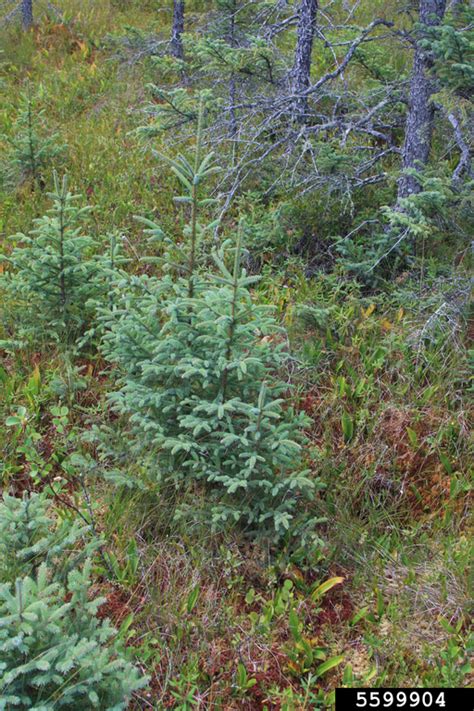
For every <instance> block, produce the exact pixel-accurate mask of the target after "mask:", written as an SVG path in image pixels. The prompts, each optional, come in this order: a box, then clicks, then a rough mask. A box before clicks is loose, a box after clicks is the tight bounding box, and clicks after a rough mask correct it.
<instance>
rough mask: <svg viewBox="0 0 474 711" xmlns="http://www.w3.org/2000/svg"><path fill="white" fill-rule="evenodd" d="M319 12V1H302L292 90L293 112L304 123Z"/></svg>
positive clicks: (299, 12)
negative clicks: (304, 94) (293, 96)
mask: <svg viewBox="0 0 474 711" xmlns="http://www.w3.org/2000/svg"><path fill="white" fill-rule="evenodd" d="M317 11H318V0H301V4H300V8H299V11H298V29H297V39H296V50H295V60H294V64H293V69H292V86H291V89H292V92H293V94H294V95H295V101H294V104H293V110H294V113H295V114H296V117H297V118H298V120H299V121H301V122H302V123H304V122H305V120H306V117H307V113H308V98H307V97H306V96H301V94H303V93H304V92H305V91H306V90H307V89H308V88H309V85H310V73H311V54H312V51H313V41H314V33H315V31H316V14H317Z"/></svg>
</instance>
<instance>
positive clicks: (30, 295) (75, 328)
mask: <svg viewBox="0 0 474 711" xmlns="http://www.w3.org/2000/svg"><path fill="white" fill-rule="evenodd" d="M48 195H49V197H50V198H51V199H52V201H53V205H52V208H51V209H50V210H49V211H48V213H47V214H46V215H45V216H43V217H40V218H38V219H36V220H35V228H34V229H33V230H32V231H31V233H30V234H29V235H25V234H18V235H15V236H14V237H13V239H14V240H15V242H16V243H18V242H20V243H21V245H22V246H17V247H15V248H14V249H13V251H12V253H11V255H10V256H9V257H8V258H6V259H7V261H8V262H9V263H10V265H11V267H12V271H10V272H8V273H7V274H6V275H5V276H4V282H5V287H6V291H7V294H8V295H9V296H10V298H11V299H12V302H13V304H14V307H15V309H16V312H17V324H18V330H17V337H18V338H20V339H21V338H24V337H28V336H31V335H32V334H35V333H36V334H37V333H38V332H39V331H40V329H41V332H42V335H43V337H44V336H46V337H47V338H48V339H49V340H50V341H56V342H62V343H66V344H71V343H74V342H75V340H76V339H77V338H78V337H79V336H80V335H81V334H82V333H83V332H84V330H85V329H86V327H87V326H88V325H89V324H90V322H91V320H92V319H93V318H94V313H95V304H96V302H97V299H98V298H99V296H100V295H101V293H102V292H103V290H104V284H102V285H101V283H100V278H99V277H100V274H101V264H100V262H99V261H98V260H97V259H95V258H94V257H93V250H94V249H95V248H96V247H97V243H96V242H95V240H94V239H93V238H92V237H90V236H89V235H86V234H84V233H83V222H84V218H85V217H86V215H87V214H88V212H89V210H90V208H89V207H79V206H78V204H77V203H78V200H79V199H80V196H78V195H73V194H72V193H71V192H70V191H69V187H68V181H67V178H66V177H64V178H63V179H62V180H60V179H59V178H58V176H57V174H54V191H53V192H52V193H49V194H48ZM102 276H103V274H102Z"/></svg>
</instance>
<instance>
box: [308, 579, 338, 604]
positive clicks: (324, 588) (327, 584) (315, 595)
mask: <svg viewBox="0 0 474 711" xmlns="http://www.w3.org/2000/svg"><path fill="white" fill-rule="evenodd" d="M344 580H345V578H341V577H340V576H337V577H335V578H329V580H325V581H324V583H321V585H318V587H317V588H315V589H314V590H313V592H312V593H311V597H312V599H313V600H318V599H319V598H320V597H322V596H323V595H325V594H326V593H327V592H328V591H329V590H331V588H333V587H334V586H335V585H340V584H341V583H343V582H344Z"/></svg>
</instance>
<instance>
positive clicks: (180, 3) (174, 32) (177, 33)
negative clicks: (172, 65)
mask: <svg viewBox="0 0 474 711" xmlns="http://www.w3.org/2000/svg"><path fill="white" fill-rule="evenodd" d="M183 32H184V0H173V27H172V28H171V43H170V49H171V54H172V55H173V57H176V58H177V59H182V58H183V56H184V51H183V38H182V35H183Z"/></svg>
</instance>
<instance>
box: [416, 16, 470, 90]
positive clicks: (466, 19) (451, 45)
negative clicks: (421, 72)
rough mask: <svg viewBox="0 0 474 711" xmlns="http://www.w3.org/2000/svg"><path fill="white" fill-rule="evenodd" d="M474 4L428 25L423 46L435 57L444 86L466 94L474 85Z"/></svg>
mask: <svg viewBox="0 0 474 711" xmlns="http://www.w3.org/2000/svg"><path fill="white" fill-rule="evenodd" d="M473 27H474V8H473V7H472V4H471V3H465V4H461V6H460V7H459V8H458V9H457V10H456V11H455V12H454V13H451V14H450V15H448V16H447V17H446V18H445V21H444V22H443V24H442V25H439V26H438V27H424V28H423V33H424V35H425V37H424V38H423V39H422V40H421V44H422V46H423V47H424V48H425V49H426V50H428V51H429V52H431V53H432V55H433V57H434V62H433V71H434V73H435V74H436V76H437V77H438V79H439V80H440V82H441V85H442V86H443V87H444V88H447V89H449V90H450V91H453V92H455V93H456V94H459V95H461V96H463V97H465V98H467V99H468V98H469V97H471V99H472V91H473V89H474V30H473Z"/></svg>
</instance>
